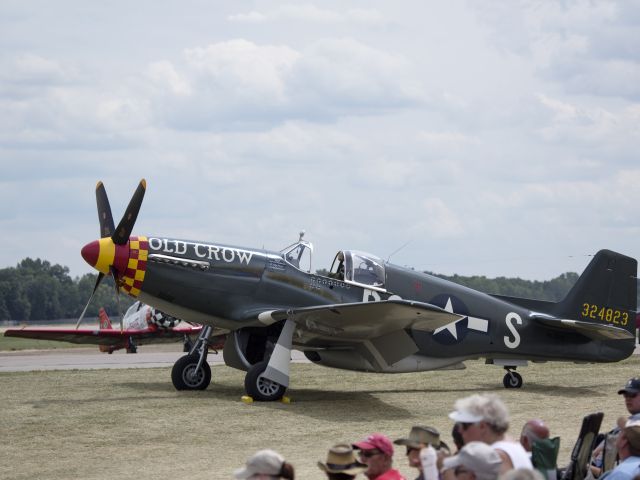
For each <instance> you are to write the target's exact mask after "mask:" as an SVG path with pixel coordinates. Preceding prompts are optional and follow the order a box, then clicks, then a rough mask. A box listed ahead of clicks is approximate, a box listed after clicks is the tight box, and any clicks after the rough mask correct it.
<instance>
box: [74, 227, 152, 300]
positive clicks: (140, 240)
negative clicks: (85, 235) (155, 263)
mask: <svg viewBox="0 0 640 480" xmlns="http://www.w3.org/2000/svg"><path fill="white" fill-rule="evenodd" d="M81 253H82V258H84V259H85V261H86V262H87V263H88V264H89V265H91V266H92V267H93V268H95V269H96V270H98V271H99V272H101V273H103V274H105V275H108V274H109V273H110V272H111V271H113V272H114V274H115V276H116V278H117V280H118V284H119V285H120V288H121V289H122V290H123V291H125V292H126V293H128V294H129V295H131V296H134V297H137V296H138V294H139V293H140V289H141V287H142V282H143V281H144V275H145V272H146V270H147V256H148V254H149V241H148V240H147V237H129V241H128V242H127V243H125V244H124V245H116V244H115V243H114V242H113V240H112V239H111V238H108V237H105V238H101V239H100V240H95V241H93V242H91V243H88V244H87V245H85V246H84V247H83V248H82V252H81Z"/></svg>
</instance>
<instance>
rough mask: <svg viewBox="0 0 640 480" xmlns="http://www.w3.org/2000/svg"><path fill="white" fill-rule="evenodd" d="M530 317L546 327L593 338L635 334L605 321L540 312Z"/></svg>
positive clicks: (612, 338)
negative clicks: (574, 318)
mask: <svg viewBox="0 0 640 480" xmlns="http://www.w3.org/2000/svg"><path fill="white" fill-rule="evenodd" d="M531 318H532V319H533V320H536V321H538V322H539V323H541V324H543V325H545V326H547V327H552V328H557V329H561V330H573V331H574V332H578V333H581V334H583V335H585V336H586V337H589V338H592V339H594V340H629V339H633V338H635V335H634V334H633V333H631V332H629V331H628V330H625V329H624V328H620V327H616V326H614V325H607V324H605V323H593V322H584V321H581V320H569V319H565V318H555V317H551V316H549V315H545V314H542V313H533V314H532V315H531Z"/></svg>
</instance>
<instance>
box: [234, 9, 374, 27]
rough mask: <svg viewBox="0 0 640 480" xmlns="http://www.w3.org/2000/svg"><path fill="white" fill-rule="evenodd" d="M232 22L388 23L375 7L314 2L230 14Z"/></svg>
mask: <svg viewBox="0 0 640 480" xmlns="http://www.w3.org/2000/svg"><path fill="white" fill-rule="evenodd" d="M227 19H228V20H229V21H230V22H238V23H249V24H264V23H271V22H287V21H294V22H310V23H319V24H341V23H356V24H362V25H369V26H380V25H384V24H385V23H386V20H385V18H384V16H383V15H382V14H381V13H380V12H379V11H378V10H375V9H362V8H349V9H346V10H343V11H339V10H331V9H327V8H320V7H317V6H316V5H313V4H306V5H303V4H288V5H282V6H279V7H277V8H275V9H273V10H271V11H266V12H258V11H256V10H252V11H250V12H248V13H236V14H232V15H229V16H228V17H227Z"/></svg>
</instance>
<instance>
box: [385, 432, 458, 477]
mask: <svg viewBox="0 0 640 480" xmlns="http://www.w3.org/2000/svg"><path fill="white" fill-rule="evenodd" d="M393 443H395V444H396V445H404V446H405V447H406V448H407V459H408V460H409V466H411V467H413V468H418V469H422V464H421V462H420V450H422V449H423V448H425V447H427V446H428V445H431V446H432V447H433V448H435V449H436V450H439V449H440V448H448V447H447V445H446V444H445V443H444V442H442V441H440V432H439V431H438V430H437V429H436V428H433V427H424V426H422V425H416V426H414V427H411V431H410V432H409V436H408V437H405V438H398V439H397V440H394V441H393Z"/></svg>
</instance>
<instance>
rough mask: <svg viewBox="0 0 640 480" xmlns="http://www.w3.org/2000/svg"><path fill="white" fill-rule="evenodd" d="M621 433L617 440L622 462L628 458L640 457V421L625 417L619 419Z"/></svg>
mask: <svg viewBox="0 0 640 480" xmlns="http://www.w3.org/2000/svg"><path fill="white" fill-rule="evenodd" d="M618 426H619V427H620V433H619V435H618V438H617V439H616V447H617V448H618V455H619V456H620V458H621V459H622V460H624V459H626V458H628V457H640V420H638V419H633V418H632V419H629V420H626V419H625V418H624V417H620V418H619V419H618Z"/></svg>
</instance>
